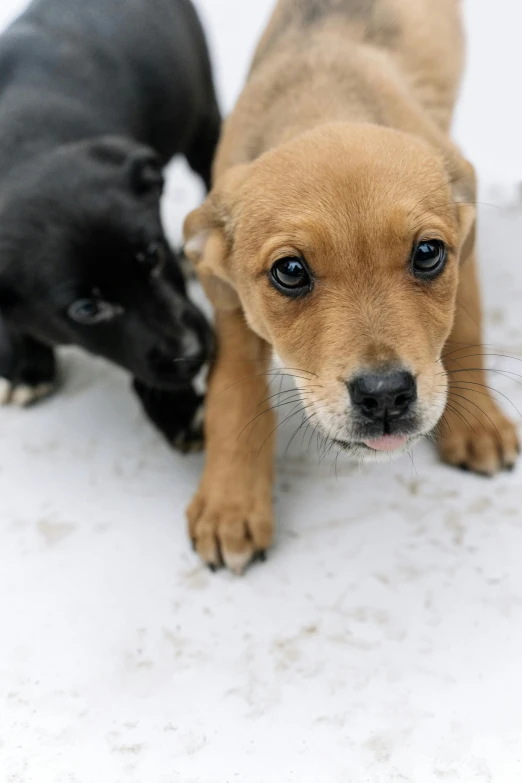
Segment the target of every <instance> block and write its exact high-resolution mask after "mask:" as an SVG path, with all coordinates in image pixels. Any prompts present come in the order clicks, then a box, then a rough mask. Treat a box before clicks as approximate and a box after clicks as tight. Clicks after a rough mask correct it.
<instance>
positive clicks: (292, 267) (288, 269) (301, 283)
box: [270, 256, 313, 297]
mask: <svg viewBox="0 0 522 783" xmlns="http://www.w3.org/2000/svg"><path fill="white" fill-rule="evenodd" d="M270 278H271V281H272V284H273V285H274V287H275V288H277V290H278V291H280V293H282V294H284V295H285V296H294V297H297V296H304V295H305V294H308V293H310V291H311V290H312V284H313V283H312V276H311V274H310V272H309V271H308V267H307V266H306V262H305V261H304V259H303V258H300V257H299V256H288V257H287V258H280V259H279V261H276V262H275V264H274V265H273V267H272V269H271V270H270Z"/></svg>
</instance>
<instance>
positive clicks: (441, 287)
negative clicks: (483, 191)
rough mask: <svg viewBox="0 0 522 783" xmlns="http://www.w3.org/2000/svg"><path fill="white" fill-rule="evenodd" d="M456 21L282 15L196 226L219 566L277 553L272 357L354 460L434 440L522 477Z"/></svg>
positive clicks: (436, 9) (315, 9) (376, 11)
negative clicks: (210, 322)
mask: <svg viewBox="0 0 522 783" xmlns="http://www.w3.org/2000/svg"><path fill="white" fill-rule="evenodd" d="M458 6H459V3H458V0H439V1H438V2H436V3H434V2H432V0H281V2H279V4H278V6H277V8H276V10H275V13H274V16H273V18H272V21H271V22H270V24H269V27H268V29H267V31H266V33H265V35H264V37H263V39H262V41H261V44H260V46H259V49H258V51H257V54H256V56H255V59H254V64H253V68H252V72H251V74H250V78H249V81H248V84H247V86H246V88H245V91H244V93H243V95H242V96H241V98H240V100H239V103H238V104H237V108H236V109H235V111H234V113H233V114H232V116H231V117H230V119H229V120H228V122H227V124H226V127H225V130H224V134H223V138H222V141H221V144H220V147H219V152H218V155H217V160H216V163H215V170H214V174H215V184H214V188H213V190H212V192H211V195H210V197H209V198H208V200H207V202H206V203H205V204H204V206H203V207H202V208H201V209H199V210H197V211H196V212H194V213H193V214H191V215H190V216H189V217H188V219H187V221H186V226H185V237H186V243H187V244H186V248H187V252H188V253H189V254H190V256H191V257H192V258H193V259H194V261H196V263H197V264H198V266H199V272H200V275H201V279H202V281H203V284H204V286H205V288H206V290H207V292H208V294H209V296H210V297H211V299H212V300H213V302H214V304H215V305H216V307H217V309H218V317H217V328H218V344H219V360H218V363H217V365H216V367H215V368H214V371H213V375H212V379H211V385H210V391H209V397H208V407H207V421H206V433H207V438H208V456H207V462H206V468H205V474H204V477H203V480H202V483H201V486H200V488H199V492H198V493H197V495H196V498H195V499H194V501H193V503H192V505H191V506H190V508H189V512H188V516H189V523H190V535H191V538H192V539H193V541H194V543H195V546H196V549H197V551H198V552H199V554H200V555H201V557H202V558H203V560H204V561H205V562H206V563H208V564H209V565H210V566H212V567H214V566H217V565H219V564H220V562H221V559H222V560H223V561H224V563H225V564H226V565H227V566H229V567H230V568H231V569H233V570H235V571H238V572H241V571H242V570H243V569H244V567H245V566H246V564H247V563H248V562H249V561H250V560H251V559H252V558H253V557H254V556H255V555H256V553H258V552H263V551H264V550H265V549H266V548H267V547H268V546H269V545H270V543H271V541H272V531H273V514H272V504H271V491H272V476H273V464H272V463H273V431H274V430H275V426H276V425H275V423H274V417H273V415H272V414H270V413H269V412H266V413H261V414H260V412H262V411H263V408H262V407H260V405H259V404H260V402H261V401H263V400H267V399H268V398H269V397H270V396H271V393H270V392H269V390H268V387H267V376H266V373H267V371H268V369H269V366H270V360H271V357H272V354H273V353H274V351H275V352H276V353H277V355H278V356H279V357H280V360H281V362H282V366H283V367H284V368H285V369H284V372H285V373H291V374H293V375H294V376H296V378H297V385H298V390H299V394H300V396H301V403H302V405H301V406H300V408H301V409H304V414H303V423H305V422H308V423H310V424H313V425H315V426H316V427H318V428H319V429H320V431H321V432H322V433H323V434H324V435H325V436H326V437H327V438H329V439H331V440H332V441H335V443H337V444H338V445H339V446H341V447H342V448H344V449H345V450H346V451H347V452H348V453H349V454H351V455H352V456H353V457H354V458H356V459H359V460H375V459H377V458H379V457H382V456H383V454H384V455H386V456H387V457H388V456H389V455H390V454H402V453H403V452H404V451H405V450H406V449H409V448H411V447H412V446H413V444H414V443H416V442H417V441H418V440H419V439H420V438H422V437H424V436H427V435H429V434H430V433H432V432H436V433H437V437H438V441H439V445H440V449H441V453H442V456H443V458H444V459H445V460H447V461H448V462H449V463H451V464H453V465H456V466H461V467H464V468H469V469H471V470H474V471H477V472H479V473H485V474H487V475H491V474H493V473H495V472H496V471H498V470H500V469H502V468H510V467H511V466H513V464H514V462H515V459H516V455H517V451H518V445H517V437H516V433H515V429H514V427H513V425H512V424H511V423H510V422H509V421H508V420H507V419H506V418H505V417H504V416H503V414H502V413H501V412H500V411H499V410H498V408H497V407H496V405H495V403H494V401H493V399H492V398H491V397H490V396H489V394H488V390H487V388H486V387H485V386H484V383H485V381H484V372H483V370H482V362H481V358H480V354H481V346H480V344H481V341H482V335H481V328H480V302H479V290H478V284H477V276H476V263H475V254H474V221H475V207H474V202H475V182H474V175H473V170H472V168H471V166H470V165H469V164H468V163H467V162H466V161H465V160H463V158H462V157H461V155H460V154H459V152H458V150H457V149H456V148H455V147H454V146H453V145H452V144H451V142H450V141H449V139H448V129H449V125H450V121H451V115H452V109H453V105H454V101H455V97H456V92H457V86H458V81H459V75H460V72H461V62H462V40H461V26H460V21H459V7H458ZM295 401H296V397H295V396H294V397H293V398H292V399H291V401H290V403H291V408H290V409H289V408H287V411H289V410H290V411H291V410H294V411H295V405H294V403H295ZM298 415H301V410H298V411H295V412H294V413H291V412H290V413H289V418H290V417H292V416H298ZM294 421H296V422H297V424H296V426H297V425H298V424H299V420H298V419H295V418H294ZM441 422H443V424H441ZM438 425H439V428H438V429H437V426H438Z"/></svg>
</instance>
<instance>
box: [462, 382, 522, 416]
mask: <svg viewBox="0 0 522 783" xmlns="http://www.w3.org/2000/svg"><path fill="white" fill-rule="evenodd" d="M455 383H463V384H466V386H469V385H472V386H482V387H483V388H484V389H489V390H490V391H491V392H494V393H495V394H500V396H501V397H504V399H505V400H507V401H508V402H509V404H510V405H512V406H513V408H514V409H515V410H516V412H517V414H518V415H519V416H520V418H521V419H522V414H521V413H520V411H519V410H518V408H517V406H516V405H515V403H514V402H513V401H512V400H510V399H509V397H508V396H507V394H504V392H501V391H499V390H498V389H494V388H493V387H492V386H488V385H487V384H485V383H477V381H461V380H459V381H452V382H450V384H449V386H450V388H451V389H457V390H459V391H473V392H474V393H475V394H482V395H483V396H484V397H489V396H490V395H489V394H488V393H487V392H483V391H478V389H466V388H462V387H461V386H455Z"/></svg>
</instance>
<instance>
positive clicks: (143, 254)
mask: <svg viewBox="0 0 522 783" xmlns="http://www.w3.org/2000/svg"><path fill="white" fill-rule="evenodd" d="M136 260H137V261H138V263H139V264H141V266H143V267H144V268H145V269H147V271H149V272H150V273H151V274H154V275H159V274H161V270H162V269H163V266H164V264H165V261H166V260H167V251H166V249H165V247H164V245H162V244H161V243H160V242H151V244H150V245H148V247H146V248H145V250H140V252H139V253H137V254H136Z"/></svg>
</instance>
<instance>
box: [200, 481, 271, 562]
mask: <svg viewBox="0 0 522 783" xmlns="http://www.w3.org/2000/svg"><path fill="white" fill-rule="evenodd" d="M230 490H231V491H230V492H229V493H227V492H224V491H223V486H216V488H215V490H214V491H212V490H210V489H205V488H202V489H200V491H199V493H198V494H197V495H196V497H195V498H194V500H193V501H192V503H191V505H190V506H189V508H188V511H187V517H188V521H189V534H190V538H191V539H192V542H193V544H194V549H195V550H196V552H197V553H198V554H199V556H200V557H201V559H202V560H203V561H204V562H205V563H206V564H207V565H208V566H209V567H210V568H212V569H213V570H214V569H216V568H219V567H220V566H222V565H225V566H226V567H227V568H229V569H230V570H231V571H233V572H234V573H235V574H237V575H241V574H242V573H243V571H244V570H245V568H246V567H247V566H248V565H249V564H250V563H251V562H252V561H254V560H256V559H264V556H265V553H266V550H267V549H268V548H269V547H270V545H271V544H272V539H273V532H274V523H273V516H272V507H271V503H270V502H266V501H265V500H264V499H262V498H260V497H259V498H258V497H256V495H255V492H252V493H251V494H250V493H248V492H247V494H246V495H245V496H244V497H243V498H241V499H239V498H237V497H234V495H237V489H236V490H235V488H234V487H233V486H231V488H230Z"/></svg>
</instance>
